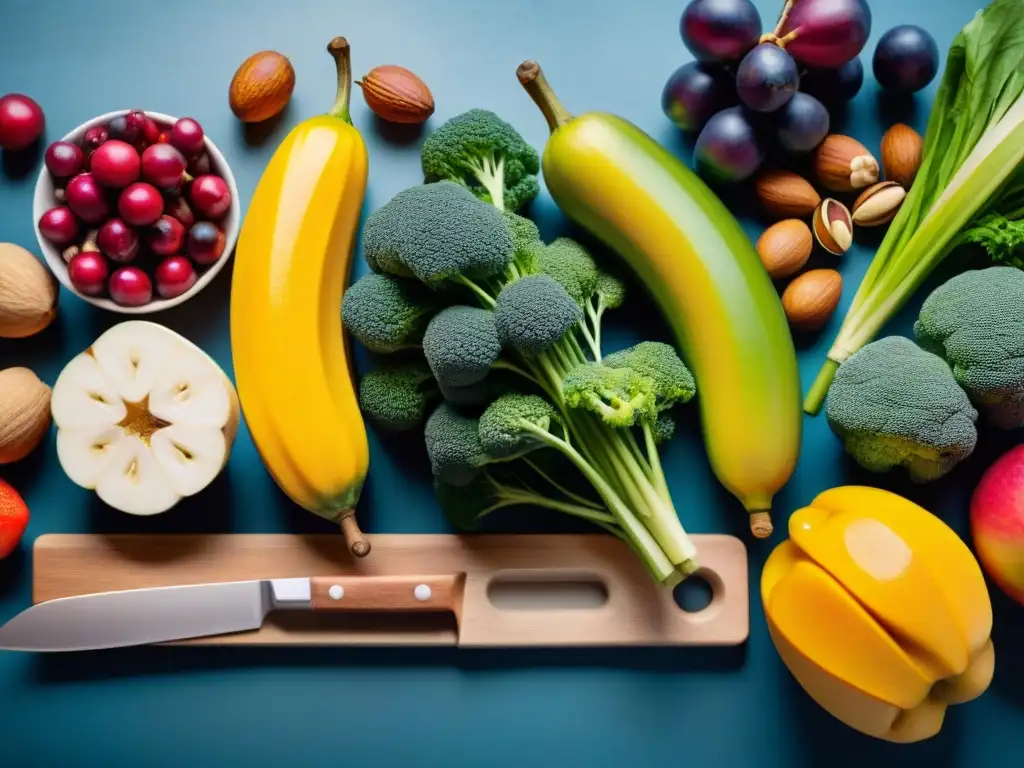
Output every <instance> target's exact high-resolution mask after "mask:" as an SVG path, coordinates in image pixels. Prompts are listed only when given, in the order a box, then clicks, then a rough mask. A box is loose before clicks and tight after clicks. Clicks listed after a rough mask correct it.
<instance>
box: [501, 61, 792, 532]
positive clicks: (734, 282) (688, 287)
mask: <svg viewBox="0 0 1024 768" xmlns="http://www.w3.org/2000/svg"><path fill="white" fill-rule="evenodd" d="M517 75H518V77H519V80H520V82H521V83H522V84H523V86H524V87H525V88H526V90H527V92H528V93H529V94H530V96H531V97H532V98H533V100H534V101H535V102H536V103H537V106H539V107H540V109H541V111H542V112H543V113H544V116H545V118H547V121H548V125H549V127H550V128H551V137H550V138H549V139H548V143H547V146H546V147H545V149H544V157H543V161H542V169H543V173H544V181H545V183H546V184H547V187H548V190H549V191H550V192H551V195H552V196H553V197H554V199H555V202H556V203H558V206H559V207H560V208H561V209H562V210H563V211H564V212H565V213H566V214H567V215H568V216H569V218H571V219H573V220H575V221H576V222H578V223H579V224H581V225H582V226H583V227H585V228H586V229H588V230H589V231H590V232H592V233H593V234H594V235H595V236H597V238H598V239H600V240H601V241H603V242H604V243H605V244H606V245H608V246H609V247H611V248H612V249H613V250H615V251H616V252H617V253H618V254H619V255H620V256H621V257H622V258H623V259H624V260H625V261H626V262H627V264H628V265H629V266H630V267H631V268H632V269H633V271H634V272H635V273H636V274H637V275H638V276H639V277H640V279H641V280H642V281H643V283H644V285H646V286H647V287H648V289H649V290H650V291H651V293H652V295H653V297H654V299H655V301H656V302H657V303H658V305H659V307H660V309H661V311H662V313H663V314H664V316H665V319H666V320H667V321H668V323H669V325H670V326H671V328H672V330H673V332H674V334H675V337H676V340H677V342H678V345H679V347H680V351H681V352H682V355H683V358H684V359H685V360H686V362H687V364H688V365H689V366H690V367H691V368H692V369H693V373H694V376H695V377H696V379H697V386H698V394H697V401H698V402H699V403H700V409H701V420H702V422H703V431H704V442H705V446H706V448H707V452H708V458H709V460H710V462H711V468H712V470H713V471H714V473H715V475H716V476H717V477H718V479H719V480H720V481H721V483H722V484H723V485H724V486H725V487H726V488H728V489H729V491H730V492H731V493H732V494H733V495H735V496H736V497H737V498H739V500H740V501H741V502H742V503H743V505H744V507H745V508H746V509H747V510H748V512H749V513H750V527H751V530H752V531H753V533H754V535H755V536H757V537H759V538H764V537H766V536H768V535H770V534H771V531H772V525H771V517H770V515H769V512H770V509H771V501H772V497H773V496H774V495H775V493H776V492H777V491H778V490H779V489H780V488H781V487H782V486H783V485H785V483H786V482H787V481H788V480H789V477H790V475H791V474H792V473H793V469H794V467H795V465H796V460H797V456H798V454H799V449H800V429H801V412H800V381H799V375H798V371H797V365H796V352H795V350H794V348H793V340H792V337H791V336H790V333H789V328H788V327H787V324H786V319H785V315H784V313H783V311H782V305H781V302H780V301H779V298H778V295H777V294H776V293H775V289H774V287H773V286H772V283H771V280H770V279H769V277H768V275H767V273H766V272H765V271H764V267H763V265H762V264H761V261H760V259H759V258H758V256H757V253H756V252H755V251H754V248H753V246H752V245H751V243H750V241H749V239H748V238H747V236H746V235H745V234H744V232H743V230H742V229H741V228H740V226H739V224H737V222H736V220H735V219H734V218H733V216H732V214H730V213H729V211H728V209H726V207H725V206H724V205H723V204H722V202H721V201H720V200H719V199H718V198H717V197H716V196H715V195H714V193H713V192H711V190H710V189H708V187H707V186H706V185H705V184H704V183H703V182H702V181H701V180H700V179H699V178H698V177H697V176H696V175H695V174H693V173H692V172H691V171H690V170H689V169H688V168H687V167H686V166H685V165H683V164H682V163H681V162H679V161H678V160H677V159H676V158H675V157H673V156H672V155H671V154H670V153H669V152H667V151H666V150H665V149H664V148H663V147H661V146H660V145H659V144H658V143H657V142H656V141H654V140H653V139H652V138H651V137H649V136H648V135H647V134H645V133H644V132H643V131H641V130H640V129H639V128H637V127H636V126H634V125H632V124H631V123H628V122H626V121H625V120H622V119H621V118H618V117H615V116H614V115H608V114H603V113H597V112H591V113H587V114H584V115H580V116H577V117H573V116H572V115H570V114H569V113H568V112H567V111H566V110H565V108H564V107H563V106H562V105H561V103H560V102H559V101H558V98H557V97H556V96H555V95H554V93H553V92H552V91H551V88H550V86H549V85H548V83H547V82H546V80H545V79H544V75H543V73H542V72H541V71H540V67H539V66H537V64H536V63H535V62H525V63H524V64H522V65H521V66H520V67H519V70H518V72H517Z"/></svg>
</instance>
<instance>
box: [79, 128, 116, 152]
mask: <svg viewBox="0 0 1024 768" xmlns="http://www.w3.org/2000/svg"><path fill="white" fill-rule="evenodd" d="M109 138H110V131H109V130H107V126H105V125H94V126H93V127H92V128H90V129H89V130H87V131H86V132H85V136H83V137H82V148H83V149H84V150H85V153H86V154H87V155H91V154H92V153H93V152H95V151H96V150H97V149H99V148H100V146H102V145H103V143H104V142H105V141H107V140H108V139H109Z"/></svg>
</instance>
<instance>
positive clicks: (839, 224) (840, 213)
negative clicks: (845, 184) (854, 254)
mask: <svg viewBox="0 0 1024 768" xmlns="http://www.w3.org/2000/svg"><path fill="white" fill-rule="evenodd" d="M811 231H812V232H814V239H815V240H817V241H818V245H820V246H821V247H822V248H824V249H825V250H826V251H828V252H829V253H831V254H832V255H833V256H842V255H843V254H844V253H846V252H847V251H848V250H849V249H850V246H851V245H853V216H852V215H851V214H850V210H849V209H848V208H847V207H846V206H845V205H843V204H842V203H840V202H839V201H838V200H833V199H832V198H831V197H826V198H825V199H824V200H822V201H821V204H820V205H819V206H818V207H817V208H815V209H814V217H813V219H812V220H811Z"/></svg>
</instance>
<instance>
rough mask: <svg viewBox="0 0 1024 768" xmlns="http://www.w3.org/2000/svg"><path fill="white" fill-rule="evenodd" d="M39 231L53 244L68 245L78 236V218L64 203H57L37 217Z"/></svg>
mask: <svg viewBox="0 0 1024 768" xmlns="http://www.w3.org/2000/svg"><path fill="white" fill-rule="evenodd" d="M39 231H40V232H41V233H42V234H43V237H45V238H46V239H47V240H49V241H50V242H51V243H53V244H54V245H60V246H64V245H68V244H69V243H73V242H74V241H75V239H76V238H77V237H78V219H76V218H75V214H73V213H72V212H71V209H70V208H68V207H67V206H66V205H59V206H57V207H56V208H51V209H50V210H48V211H47V212H46V213H44V214H43V215H42V216H40V217H39Z"/></svg>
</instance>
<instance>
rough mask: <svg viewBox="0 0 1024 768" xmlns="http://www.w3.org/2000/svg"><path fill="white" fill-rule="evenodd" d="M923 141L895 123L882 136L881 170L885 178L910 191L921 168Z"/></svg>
mask: <svg viewBox="0 0 1024 768" xmlns="http://www.w3.org/2000/svg"><path fill="white" fill-rule="evenodd" d="M923 149H924V139H922V138H921V134H919V133H918V132H917V131H915V130H914V129H913V128H911V127H910V126H909V125H904V124H903V123H896V125H894V126H893V127H892V128H890V129H889V130H888V131H886V132H885V134H883V136H882V168H883V169H884V170H885V178H887V179H888V180H889V181H895V182H896V183H897V184H899V185H900V186H902V187H903V188H904V189H910V187H911V185H912V184H913V183H914V179H915V178H916V177H917V172H918V170H919V169H920V168H921V152H922V150H923Z"/></svg>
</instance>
